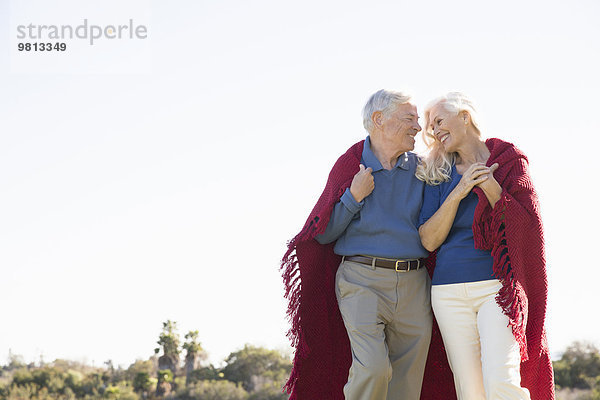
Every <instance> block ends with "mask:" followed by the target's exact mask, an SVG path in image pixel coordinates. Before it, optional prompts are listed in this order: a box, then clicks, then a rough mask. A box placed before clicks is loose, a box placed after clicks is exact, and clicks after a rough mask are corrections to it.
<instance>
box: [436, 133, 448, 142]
mask: <svg viewBox="0 0 600 400" xmlns="http://www.w3.org/2000/svg"><path fill="white" fill-rule="evenodd" d="M449 137H450V134H449V133H444V134H441V135H439V136H438V140H439V141H440V142H442V143H444V142H445V141H446V140H447V139H448V138H449Z"/></svg>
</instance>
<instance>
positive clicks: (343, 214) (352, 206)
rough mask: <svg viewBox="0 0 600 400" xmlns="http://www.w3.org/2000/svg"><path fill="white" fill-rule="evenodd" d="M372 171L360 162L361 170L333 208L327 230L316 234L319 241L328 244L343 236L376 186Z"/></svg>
mask: <svg viewBox="0 0 600 400" xmlns="http://www.w3.org/2000/svg"><path fill="white" fill-rule="evenodd" d="M372 171H373V170H372V169H371V168H370V167H369V168H365V166H364V165H362V164H360V167H359V171H358V172H357V173H356V175H354V178H353V179H352V184H351V185H350V187H349V188H348V189H346V191H345V192H344V194H343V195H342V197H341V198H340V201H339V202H338V203H337V204H336V205H335V207H334V208H333V211H332V213H331V218H330V219H329V223H328V224H327V228H325V232H323V233H322V234H320V235H317V236H315V240H316V241H317V242H319V243H321V244H327V243H331V242H333V241H334V240H337V239H338V238H339V237H340V236H342V233H344V231H345V230H346V228H347V227H348V225H350V221H352V218H354V216H355V215H356V214H358V212H359V211H360V209H361V208H362V205H363V204H364V202H363V200H364V198H365V197H367V196H368V195H370V194H371V192H372V191H373V189H374V188H375V183H374V180H373V175H371V172H372Z"/></svg>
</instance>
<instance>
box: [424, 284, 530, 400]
mask: <svg viewBox="0 0 600 400" xmlns="http://www.w3.org/2000/svg"><path fill="white" fill-rule="evenodd" d="M501 287H502V284H501V283H500V282H499V281H498V280H497V279H493V280H487V281H480V282H468V283H453V284H448V285H434V286H433V287H432V290H431V301H432V305H433V311H434V313H435V318H436V319H437V322H438V325H439V327H440V332H441V334H442V339H444V346H445V347H446V354H447V355H448V362H449V363H450V368H452V372H453V373H454V385H455V387H456V394H457V396H458V400H486V399H488V400H492V399H493V400H501V399H503V400H504V399H506V400H508V399H510V400H517V399H519V400H529V398H530V397H529V391H528V390H527V389H525V388H522V387H521V374H520V372H519V369H520V365H521V353H520V350H519V344H518V343H517V341H516V340H515V337H514V336H513V333H512V329H511V328H510V327H509V326H508V317H507V316H506V315H504V314H503V313H502V310H501V309H500V307H499V306H498V304H496V295H497V294H498V290H500V288H501Z"/></svg>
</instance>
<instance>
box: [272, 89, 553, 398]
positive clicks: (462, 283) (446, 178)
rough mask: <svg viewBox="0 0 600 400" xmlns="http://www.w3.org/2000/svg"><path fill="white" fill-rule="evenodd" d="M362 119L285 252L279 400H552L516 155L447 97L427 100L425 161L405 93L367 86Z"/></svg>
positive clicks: (523, 177) (527, 200)
mask: <svg viewBox="0 0 600 400" xmlns="http://www.w3.org/2000/svg"><path fill="white" fill-rule="evenodd" d="M363 124H364V127H365V129H366V130H367V133H368V136H367V137H366V139H365V140H363V141H360V142H358V143H356V144H355V145H353V146H352V147H351V148H350V149H348V150H347V151H346V153H345V154H343V155H342V156H341V157H340V158H339V159H338V160H337V162H336V163H335V165H334V166H333V168H332V170H331V172H330V174H329V179H328V181H327V184H326V187H325V189H324V191H323V194H322V195H321V196H320V198H319V200H318V202H317V204H316V205H315V207H314V209H313V211H312V212H311V214H310V216H309V218H308V220H307V222H306V224H305V225H304V227H303V229H302V230H301V231H300V233H299V234H298V235H297V236H296V237H295V238H293V239H292V240H291V241H290V242H289V245H288V251H287V252H286V254H285V256H284V258H283V261H282V267H283V270H284V282H285V285H286V297H287V299H288V300H289V308H288V314H289V317H290V320H291V323H292V327H291V329H290V332H289V336H290V338H291V340H292V343H293V345H294V347H295V348H296V352H295V358H294V365H293V369H292V372H291V374H290V378H289V381H288V383H287V385H286V388H287V390H288V393H290V394H291V397H290V399H292V400H293V399H299V400H338V399H347V400H385V399H398V400H416V399H419V398H421V399H452V398H458V399H465V400H479V399H533V400H549V399H553V398H554V383H553V376H552V366H551V363H550V358H549V352H548V345H547V340H546V332H545V328H544V319H545V313H546V298H547V279H546V267H545V258H544V244H543V232H542V225H541V220H540V215H539V211H538V202H537V197H536V194H535V191H534V189H533V186H532V184H531V180H530V177H529V174H528V161H527V158H526V156H525V155H524V154H523V153H522V152H521V151H520V150H519V149H517V148H516V147H515V146H514V145H512V144H510V143H507V142H505V141H502V140H500V139H487V140H485V139H484V138H483V135H482V128H481V126H480V124H479V122H478V120H477V115H476V112H475V107H474V105H473V103H472V102H471V100H469V99H468V98H467V97H466V96H465V95H463V94H461V93H457V92H453V93H448V94H447V95H445V96H442V97H440V98H438V99H436V100H434V101H433V102H431V103H430V104H429V105H428V106H427V108H426V109H425V111H424V128H423V129H424V133H423V137H424V140H425V143H426V144H427V147H428V151H427V154H425V155H424V156H423V157H418V156H417V155H416V154H414V153H412V152H411V150H413V149H414V146H415V136H416V135H417V133H418V132H419V131H421V129H422V128H421V125H420V124H419V115H418V112H417V107H416V106H415V105H414V104H413V103H412V102H411V98H410V96H408V95H406V94H404V93H401V92H393V91H387V90H380V91H378V92H376V93H375V94H373V95H372V96H371V97H370V98H369V100H368V101H367V103H366V105H365V107H364V109H363ZM432 309H433V313H432ZM434 316H435V318H434ZM436 321H437V322H436Z"/></svg>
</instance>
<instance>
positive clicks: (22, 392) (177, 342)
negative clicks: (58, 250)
mask: <svg viewBox="0 0 600 400" xmlns="http://www.w3.org/2000/svg"><path fill="white" fill-rule="evenodd" d="M198 336H199V333H198V331H190V332H188V333H186V334H185V335H184V342H183V343H181V339H180V336H179V333H178V332H177V323H176V322H174V321H170V320H168V321H166V322H164V323H163V327H162V331H161V332H160V334H159V337H158V341H157V344H158V347H157V348H156V349H154V352H155V354H154V355H153V356H152V357H150V358H149V359H147V360H137V361H135V362H134V363H133V364H131V365H130V366H129V367H127V368H122V367H120V366H119V367H116V368H115V366H114V365H113V363H112V362H111V361H110V360H109V361H107V362H105V363H104V366H103V367H93V366H89V365H85V364H83V363H78V362H74V361H68V360H60V359H59V360H55V361H53V362H51V363H45V362H43V361H40V362H39V363H38V364H37V365H36V364H35V363H30V364H25V363H24V361H23V359H22V357H20V356H18V355H14V354H10V355H9V359H8V363H7V364H6V365H4V366H2V367H0V400H78V399H82V400H286V399H288V395H287V394H285V393H282V389H281V388H282V387H283V384H284V383H285V381H286V379H287V377H288V375H289V373H290V370H291V361H290V358H289V356H286V355H284V354H282V353H281V352H278V351H276V350H269V349H266V348H262V347H256V346H251V345H246V346H244V348H243V349H240V350H238V351H235V352H233V353H231V354H229V356H228V357H227V358H226V359H225V360H224V366H222V367H215V366H214V365H212V364H209V363H207V362H206V360H207V354H206V352H205V350H204V349H203V348H202V345H201V343H200V342H199V339H198ZM553 365H554V378H555V383H556V387H557V393H558V395H557V399H564V400H600V350H599V349H598V347H596V346H595V345H593V344H591V343H582V342H575V343H573V344H572V345H570V346H569V347H567V349H566V350H565V352H564V353H563V354H562V356H561V358H560V359H559V360H557V361H554V362H553Z"/></svg>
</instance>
